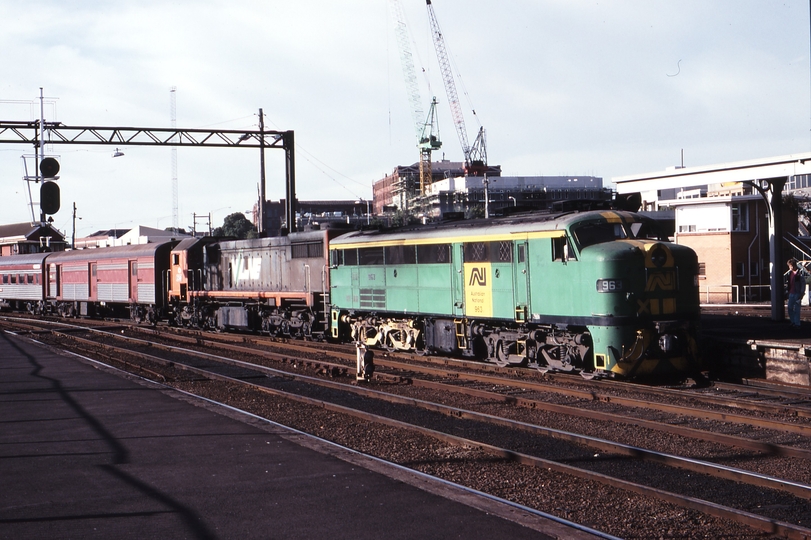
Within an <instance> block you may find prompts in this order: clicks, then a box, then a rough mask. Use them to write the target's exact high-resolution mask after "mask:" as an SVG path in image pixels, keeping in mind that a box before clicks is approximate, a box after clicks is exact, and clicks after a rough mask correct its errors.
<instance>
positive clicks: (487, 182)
mask: <svg viewBox="0 0 811 540" xmlns="http://www.w3.org/2000/svg"><path fill="white" fill-rule="evenodd" d="M483 182H484V217H485V219H489V218H490V190H489V189H488V187H489V186H490V180H488V179H487V173H484V180H483Z"/></svg>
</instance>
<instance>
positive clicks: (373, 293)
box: [360, 289, 386, 309]
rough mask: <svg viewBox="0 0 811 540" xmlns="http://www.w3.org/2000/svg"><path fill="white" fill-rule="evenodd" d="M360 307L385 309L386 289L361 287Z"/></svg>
mask: <svg viewBox="0 0 811 540" xmlns="http://www.w3.org/2000/svg"><path fill="white" fill-rule="evenodd" d="M360 307H361V308H362V309H386V290H385V289H361V290H360Z"/></svg>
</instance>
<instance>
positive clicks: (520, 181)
mask: <svg viewBox="0 0 811 540" xmlns="http://www.w3.org/2000/svg"><path fill="white" fill-rule="evenodd" d="M464 165H465V164H464V163H461V162H452V161H446V160H442V161H437V162H435V163H433V164H432V171H431V172H432V175H431V176H432V182H431V183H430V184H428V185H427V186H424V194H422V193H421V191H420V166H419V163H414V164H413V165H409V166H403V165H400V166H397V167H395V168H394V170H393V171H392V173H391V174H389V175H387V176H386V177H385V178H383V179H381V180H378V181H377V182H375V183H374V185H373V187H372V190H373V194H374V213H375V214H377V215H383V214H385V213H387V212H396V211H403V212H405V213H408V214H413V215H417V216H420V217H426V218H429V219H437V218H441V217H442V216H443V215H445V214H448V213H460V212H461V213H471V212H479V213H483V212H485V209H486V208H488V209H489V211H490V212H494V213H495V212H499V211H501V210H502V209H504V208H508V207H514V208H517V207H520V208H523V209H545V208H551V207H552V206H553V205H554V204H555V203H558V202H562V201H608V200H610V199H611V195H612V193H611V190H609V189H605V188H603V179H602V178H600V177H595V176H502V175H501V166H499V165H489V166H488V167H487V171H486V174H485V175H481V176H479V175H476V176H470V175H465V167H464Z"/></svg>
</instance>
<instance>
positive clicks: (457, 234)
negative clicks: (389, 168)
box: [331, 210, 646, 247]
mask: <svg viewBox="0 0 811 540" xmlns="http://www.w3.org/2000/svg"><path fill="white" fill-rule="evenodd" d="M643 219H646V218H644V217H643V216H640V215H638V214H634V213H631V212H620V211H614V210H606V211H589V212H564V213H554V214H540V213H537V212H536V213H527V214H515V215H511V216H505V217H496V218H490V219H471V220H459V221H449V222H441V223H433V224H428V225H419V226H408V227H402V228H398V229H388V230H380V231H355V232H352V233H348V234H345V235H343V236H341V237H339V238H336V239H335V240H333V241H332V242H331V243H332V244H333V245H336V246H338V245H341V246H346V247H349V245H351V244H370V243H383V244H389V243H391V244H398V243H403V242H406V241H414V242H417V243H420V242H426V241H427V242H430V241H434V242H436V241H444V242H452V241H470V240H471V237H502V236H504V237H507V238H510V237H513V238H518V237H520V236H524V235H533V236H534V235H535V234H537V235H539V236H548V237H554V236H561V235H563V234H564V231H565V230H566V229H567V228H568V227H569V226H571V225H572V224H575V223H578V222H584V221H595V220H596V221H601V220H602V221H606V222H618V221H622V222H625V223H632V222H636V221H640V220H643Z"/></svg>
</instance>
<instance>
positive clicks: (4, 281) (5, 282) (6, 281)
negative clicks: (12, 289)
mask: <svg viewBox="0 0 811 540" xmlns="http://www.w3.org/2000/svg"><path fill="white" fill-rule="evenodd" d="M3 285H8V276H7V275H6V274H3Z"/></svg>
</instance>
